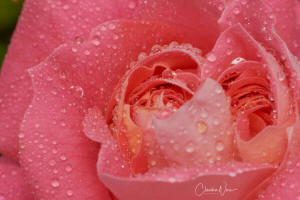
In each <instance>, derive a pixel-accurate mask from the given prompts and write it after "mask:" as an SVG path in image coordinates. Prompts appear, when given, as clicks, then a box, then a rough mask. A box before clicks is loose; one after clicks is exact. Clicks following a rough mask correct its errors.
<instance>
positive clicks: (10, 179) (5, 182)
mask: <svg viewBox="0 0 300 200" xmlns="http://www.w3.org/2000/svg"><path fill="white" fill-rule="evenodd" d="M0 199H3V200H33V196H32V194H31V191H30V189H29V187H28V185H27V184H26V183H25V180H24V177H23V173H22V170H21V168H20V167H19V165H18V164H17V163H16V162H15V161H13V160H10V159H8V158H5V157H0Z"/></svg>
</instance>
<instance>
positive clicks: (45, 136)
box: [19, 21, 176, 200]
mask: <svg viewBox="0 0 300 200" xmlns="http://www.w3.org/2000/svg"><path fill="white" fill-rule="evenodd" d="M149 32H155V35H152V34H150V35H149V34H146V33H149ZM174 39H176V37H175V36H174V34H173V33H172V32H171V31H170V29H168V28H166V27H164V26H161V25H159V24H157V23H149V22H144V21H143V22H136V21H111V22H107V23H104V24H102V25H100V26H98V27H97V28H96V29H94V30H93V32H92V34H91V35H90V37H89V39H88V40H87V41H84V42H83V43H81V44H78V43H69V44H65V45H62V46H61V47H60V48H58V49H57V50H55V51H54V52H53V54H52V55H51V56H49V57H48V58H47V59H46V60H45V61H44V62H42V63H41V64H40V65H38V66H36V67H34V68H32V69H30V75H31V78H32V80H33V86H34V92H35V96H34V99H33V101H32V104H31V105H30V107H29V109H28V110H27V112H26V114H25V119H24V122H23V127H22V133H21V134H20V135H19V138H20V154H21V155H20V160H21V165H22V167H24V169H25V175H26V177H27V178H28V180H29V182H30V184H31V186H32V188H33V189H34V190H35V194H36V197H37V198H44V199H57V200H60V199H66V198H67V197H70V196H72V197H73V199H80V200H81V199H91V200H92V199H99V198H100V199H103V200H106V199H110V195H109V193H108V191H107V190H106V189H105V188H104V186H103V185H102V184H101V182H100V181H99V179H98V178H97V175H96V168H95V165H96V159H97V154H98V150H99V145H98V144H96V143H93V142H91V141H90V140H89V139H88V138H86V137H85V135H84V134H83V131H82V129H83V127H82V121H83V119H84V111H85V110H87V109H88V108H89V107H94V106H95V105H97V106H98V107H100V108H101V110H102V111H103V105H105V104H106V103H107V101H106V100H107V99H109V95H111V90H113V88H114V86H115V83H116V82H117V81H118V77H119V76H120V75H121V74H122V73H123V72H124V71H125V70H126V66H127V65H129V64H130V62H131V61H132V60H135V59H136V58H137V57H138V54H139V53H140V52H141V51H142V50H147V49H150V48H151V47H152V46H153V45H154V44H165V43H166V42H170V41H172V40H174ZM82 188H84V189H82Z"/></svg>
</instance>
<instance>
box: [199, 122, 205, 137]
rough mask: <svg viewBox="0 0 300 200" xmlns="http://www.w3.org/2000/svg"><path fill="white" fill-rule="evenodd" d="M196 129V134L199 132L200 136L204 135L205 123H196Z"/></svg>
mask: <svg viewBox="0 0 300 200" xmlns="http://www.w3.org/2000/svg"><path fill="white" fill-rule="evenodd" d="M197 129H198V132H199V133H200V134H203V133H205V132H206V130H207V125H206V123H205V122H198V123H197Z"/></svg>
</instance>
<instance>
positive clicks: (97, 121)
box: [83, 107, 111, 143]
mask: <svg viewBox="0 0 300 200" xmlns="http://www.w3.org/2000/svg"><path fill="white" fill-rule="evenodd" d="M83 131H84V133H85V135H86V136H87V137H88V138H89V139H91V140H93V141H95V142H100V143H103V142H105V141H106V140H108V137H109V135H110V134H111V132H110V131H109V129H108V127H107V124H106V121H105V119H104V117H103V115H102V113H101V111H100V110H99V109H98V108H97V107H94V108H90V109H88V112H87V114H86V115H85V118H84V121H83Z"/></svg>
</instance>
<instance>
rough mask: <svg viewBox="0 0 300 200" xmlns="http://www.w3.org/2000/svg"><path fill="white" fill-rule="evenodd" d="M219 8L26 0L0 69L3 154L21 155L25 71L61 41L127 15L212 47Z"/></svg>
mask: <svg viewBox="0 0 300 200" xmlns="http://www.w3.org/2000/svg"><path fill="white" fill-rule="evenodd" d="M219 6H221V8H224V5H223V2H222V0H213V1H209V2H208V1H206V0H202V1H201V2H199V0H193V1H191V2H190V3H189V4H186V3H185V2H184V1H180V0H176V1H168V2H165V1H160V0H148V1H136V0H132V1H129V0H105V1H98V0H80V1H79V0H68V1H64V2H63V3H62V2H61V1H48V0H28V1H26V3H25V5H24V9H23V12H22V15H21V17H20V20H19V24H18V26H17V29H16V31H15V34H14V37H13V39H12V44H11V46H10V48H9V51H8V54H7V56H6V59H5V62H4V64H3V67H2V72H1V81H0V87H1V88H2V90H1V91H0V92H1V93H0V104H1V112H0V116H1V117H0V118H1V119H2V120H1V123H0V130H1V131H0V133H1V134H3V136H1V137H2V138H5V141H4V139H3V140H0V152H2V153H4V154H7V155H9V156H11V157H14V158H15V159H17V149H18V145H17V144H18V143H17V137H16V135H17V134H18V131H19V124H20V121H21V119H22V118H23V116H24V112H25V110H26V108H27V106H28V105H29V103H30V101H31V99H32V89H31V80H30V78H29V76H28V75H27V73H26V69H27V68H29V67H32V66H34V65H36V64H38V63H39V62H41V61H42V60H43V59H44V58H45V57H46V56H47V55H49V54H50V53H51V52H52V50H53V49H54V48H56V47H57V46H58V45H60V44H62V43H64V42H66V41H69V40H76V41H77V42H79V43H80V42H82V40H83V39H84V38H85V36H86V35H87V34H88V33H89V31H90V30H91V28H92V27H95V26H96V25H97V24H100V23H102V22H104V21H107V20H110V19H121V18H124V19H138V20H141V19H148V20H151V21H160V22H163V23H165V24H169V25H171V26H173V28H174V29H176V30H178V31H179V32H180V33H181V35H182V36H184V37H183V38H185V41H186V42H194V43H197V45H198V46H199V47H202V48H203V49H204V50H206V51H208V50H209V48H210V47H212V45H213V43H214V41H215V40H216V38H217V36H218V33H219V31H218V26H217V19H218V17H219V15H220V12H221V10H218V9H217V7H219ZM193 19H201V24H200V23H199V24H198V25H197V26H195V24H194V20H193ZM204 41H205V42H204ZM24 49H25V51H24ZM4 134H5V135H4ZM8 144H9V145H8Z"/></svg>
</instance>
